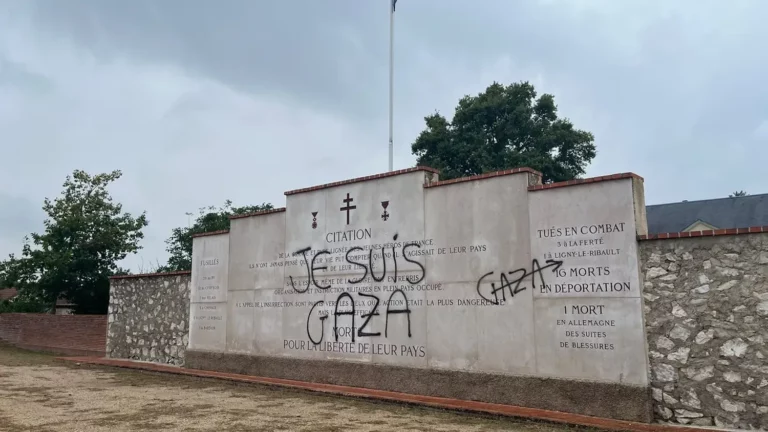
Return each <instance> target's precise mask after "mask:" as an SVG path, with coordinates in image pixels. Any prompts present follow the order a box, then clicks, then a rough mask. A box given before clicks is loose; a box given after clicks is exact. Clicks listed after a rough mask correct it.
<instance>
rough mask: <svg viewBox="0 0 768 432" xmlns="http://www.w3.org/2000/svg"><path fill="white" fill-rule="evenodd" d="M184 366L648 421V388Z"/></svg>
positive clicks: (374, 368)
mask: <svg viewBox="0 0 768 432" xmlns="http://www.w3.org/2000/svg"><path fill="white" fill-rule="evenodd" d="M184 366H185V367H187V368H189V369H202V370H212V371H219V372H229V373H237V374H244V375H254V376H262V377H271V378H283V379H292V380H297V381H308V382H315V383H325V384H336V385H345V386H354V387H363V388H369V389H376V390H387V391H395V392H402V393H410V394H417V395H427V396H438V397H446V398H454V399H463V400H473V401H481V402H488V403H498V404H505V405H516V406H522V407H529V408H540V409H547V410H554V411H561V412H568V413H576V414H583V415H590V416H595V417H603V418H612V419H619V420H629V421H637V422H644V423H650V422H651V420H652V411H651V410H652V408H651V394H650V389H649V388H648V387H639V386H629V385H622V384H612V383H598V382H591V381H577V380H567V379H556V378H539V377H526V376H509V375H493V374H484V373H474V372H461V371H449V370H435V369H417V368H408V367H400V366H384V365H377V364H370V363H353V362H343V361H337V360H334V361H330V360H308V359H296V358H286V357H267V356H252V355H244V354H227V353H216V352H205V351H194V350H189V351H187V355H186V362H185V365H184Z"/></svg>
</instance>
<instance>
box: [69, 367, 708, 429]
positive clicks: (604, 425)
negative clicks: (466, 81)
mask: <svg viewBox="0 0 768 432" xmlns="http://www.w3.org/2000/svg"><path fill="white" fill-rule="evenodd" d="M64 360H66V361H71V362H77V363H85V364H95V365H104V366H112V367H121V368H129V369H139V370H146V371H151V372H165V373H171V374H176V375H186V376H194V377H200V378H214V379H220V380H226V381H233V382H242V383H249V384H261V385H269V386H279V387H287V388H293V389H301V390H308V391H313V392H320V393H328V394H336V395H342V396H351V397H360V398H366V399H379V400H386V401H393V402H399V403H410V404H418V405H426V406H431V407H436V408H445V409H454V410H461V411H472V412H479V413H487V414H494V415H502V416H509V417H521V418H529V419H537V420H545V421H551V422H557V423H565V424H572V425H581V426H588V427H597V428H601V429H610V430H622V431H633V432H702V431H708V430H710V429H709V428H697V427H691V426H679V425H665V424H656V423H638V422H630V421H624V420H614V419H607V418H600V417H592V416H586V415H581V414H571V413H565V412H558V411H550V410H545V409H540V408H526V407H519V406H513V405H502V404H494V403H488V402H477V401H470V400H461V399H450V398H443V397H436V396H422V395H415V394H410V393H398V392H392V391H384V390H372V389H366V388H361V387H348V386H340V385H333V384H321V383H312V382H305V381H294V380H287V379H280V378H267V377H258V376H250V375H239V374H231V373H223V372H213V371H204V370H197V369H186V368H183V367H177V366H167V365H161V364H155V363H139V362H133V361H129V360H116V359H104V358H92V357H91V358H89V357H68V358H64Z"/></svg>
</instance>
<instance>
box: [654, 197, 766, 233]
mask: <svg viewBox="0 0 768 432" xmlns="http://www.w3.org/2000/svg"><path fill="white" fill-rule="evenodd" d="M645 212H646V218H647V220H648V233H649V234H659V233H667V232H681V231H683V230H685V229H686V228H688V227H689V226H691V224H693V223H694V222H696V221H702V222H705V223H707V224H709V225H713V226H715V227H717V228H718V229H726V228H748V227H754V226H764V225H768V194H761V195H747V196H743V197H732V198H717V199H709V200H701V201H683V202H677V203H669V204H656V205H649V206H646V207H645Z"/></svg>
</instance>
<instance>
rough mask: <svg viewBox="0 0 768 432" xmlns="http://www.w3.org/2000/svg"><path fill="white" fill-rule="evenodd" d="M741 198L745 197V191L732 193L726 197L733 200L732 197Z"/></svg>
mask: <svg viewBox="0 0 768 432" xmlns="http://www.w3.org/2000/svg"><path fill="white" fill-rule="evenodd" d="M743 196H747V192H746V191H743V190H740V191H736V192H734V193H732V194H731V195H728V197H729V198H733V197H743Z"/></svg>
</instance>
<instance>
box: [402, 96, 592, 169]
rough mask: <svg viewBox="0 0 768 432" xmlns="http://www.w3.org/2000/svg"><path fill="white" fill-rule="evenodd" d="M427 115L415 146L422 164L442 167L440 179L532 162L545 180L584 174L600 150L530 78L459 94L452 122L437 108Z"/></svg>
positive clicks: (586, 133) (413, 145) (528, 164)
mask: <svg viewBox="0 0 768 432" xmlns="http://www.w3.org/2000/svg"><path fill="white" fill-rule="evenodd" d="M424 120H425V121H426V129H425V130H424V131H422V132H421V134H419V136H418V137H417V139H416V141H415V142H414V143H413V144H412V146H411V149H412V152H413V154H414V155H416V156H417V157H418V162H417V164H418V165H426V166H430V167H433V168H436V169H439V170H440V179H441V180H448V179H452V178H457V177H465V176H471V175H476V174H482V173H486V172H491V171H498V170H504V169H510V168H517V167H529V168H533V169H535V170H538V171H541V173H542V174H543V176H544V178H543V180H544V182H545V183H549V182H556V181H565V180H571V179H574V178H577V177H578V176H580V175H583V174H584V172H585V168H586V166H587V165H588V164H589V162H590V161H591V160H592V159H593V158H594V157H595V155H596V150H595V145H594V143H593V142H594V136H593V135H592V134H591V133H589V132H585V131H582V130H578V129H575V128H574V127H573V124H571V122H570V121H569V120H567V119H560V118H558V117H557V106H556V105H555V98H554V96H552V95H550V94H543V95H541V96H540V97H539V98H538V99H537V98H536V91H535V89H534V88H533V85H531V84H529V83H528V82H521V83H514V84H511V85H509V86H506V87H505V86H503V85H501V84H499V83H496V82H494V83H493V84H491V85H490V86H489V87H488V88H487V89H486V90H485V91H484V92H482V93H480V94H478V95H477V96H465V97H463V98H462V99H461V100H459V103H458V106H457V107H456V111H455V113H454V116H453V120H452V121H451V122H449V121H448V120H447V119H446V118H445V117H443V116H442V115H440V114H439V113H435V114H432V115H430V116H428V117H425V118H424Z"/></svg>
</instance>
